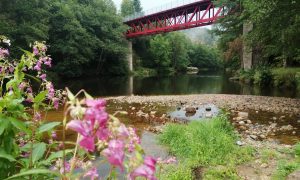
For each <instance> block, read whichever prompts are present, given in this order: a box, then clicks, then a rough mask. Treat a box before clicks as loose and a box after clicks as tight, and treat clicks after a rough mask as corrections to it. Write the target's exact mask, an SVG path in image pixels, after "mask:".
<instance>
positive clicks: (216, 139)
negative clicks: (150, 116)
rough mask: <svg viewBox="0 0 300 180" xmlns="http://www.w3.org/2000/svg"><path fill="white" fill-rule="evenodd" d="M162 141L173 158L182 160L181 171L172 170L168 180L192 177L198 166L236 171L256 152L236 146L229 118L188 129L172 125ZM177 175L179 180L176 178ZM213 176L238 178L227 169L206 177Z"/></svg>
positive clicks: (172, 168) (209, 121)
mask: <svg viewBox="0 0 300 180" xmlns="http://www.w3.org/2000/svg"><path fill="white" fill-rule="evenodd" d="M159 140H160V142H161V143H162V144H164V145H166V146H167V147H168V148H169V151H170V153H171V154H173V155H175V156H177V157H178V158H180V159H182V160H183V161H182V162H181V164H179V167H178V168H176V167H171V168H169V169H168V170H167V175H165V177H167V178H165V179H180V178H184V177H185V176H187V174H189V176H191V170H192V169H193V168H195V167H197V166H202V167H209V166H217V165H226V166H227V165H230V167H235V165H238V164H241V163H244V162H247V161H249V160H251V159H252V158H253V155H254V149H253V148H251V147H239V146H237V145H236V141H237V140H238V136H237V135H236V134H235V132H234V128H233V127H232V125H231V124H230V123H229V122H228V120H227V117H226V116H219V117H216V118H214V119H211V120H204V121H195V122H191V123H190V124H188V125H179V124H170V125H168V126H167V127H166V128H165V129H164V132H163V133H162V134H161V135H160V137H159ZM183 162H184V163H183ZM182 164H184V165H182ZM174 174H176V177H178V178H175V175H174ZM214 175H216V176H217V177H221V176H223V175H224V177H225V176H226V177H227V175H228V177H229V176H230V177H235V176H236V173H235V170H233V169H232V168H226V169H222V170H220V171H218V170H214V171H211V172H210V173H208V174H207V176H208V177H213V176H214ZM162 179H164V178H162Z"/></svg>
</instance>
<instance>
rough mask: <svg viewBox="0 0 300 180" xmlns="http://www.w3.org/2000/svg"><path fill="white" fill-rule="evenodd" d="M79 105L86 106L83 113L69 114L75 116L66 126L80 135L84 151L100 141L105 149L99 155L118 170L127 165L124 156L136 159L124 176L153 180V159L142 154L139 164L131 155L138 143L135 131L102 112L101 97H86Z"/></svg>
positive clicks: (154, 161)
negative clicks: (88, 98) (129, 171)
mask: <svg viewBox="0 0 300 180" xmlns="http://www.w3.org/2000/svg"><path fill="white" fill-rule="evenodd" d="M83 105H84V107H86V108H85V111H84V113H83V116H78V117H77V118H76V117H73V118H75V119H74V120H72V121H70V122H69V123H68V124H67V128H69V129H72V130H74V131H76V132H78V133H79V134H80V135H81V136H80V139H79V145H80V146H81V147H82V148H84V149H85V150H87V151H88V152H94V151H95V150H96V145H98V144H101V145H103V144H104V147H105V148H104V150H103V151H102V152H101V154H102V155H103V156H104V157H105V158H106V159H107V161H108V162H109V163H110V164H111V165H112V166H114V167H118V168H120V170H121V171H124V168H125V167H128V166H125V163H126V160H125V159H126V158H125V157H133V158H129V159H130V160H133V161H136V163H130V164H135V165H134V167H131V169H134V170H133V171H132V172H131V173H130V175H129V176H128V178H129V179H135V178H136V177H139V176H141V177H145V178H147V179H150V180H156V178H155V170H156V168H155V166H156V160H155V159H153V158H151V157H146V158H145V160H144V161H143V164H142V165H140V163H139V162H138V160H137V159H136V158H134V157H135V156H134V155H135V152H136V148H137V146H138V145H140V138H139V137H138V136H137V134H136V132H135V130H134V129H133V128H126V126H125V125H124V124H122V123H120V122H119V121H118V120H116V119H111V120H110V119H109V116H108V114H107V113H106V111H105V105H106V101H105V100H102V99H95V100H86V101H85V103H83ZM71 109H72V110H78V111H79V110H81V109H83V108H79V107H76V106H75V105H73V106H72V108H71ZM72 110H71V111H72ZM71 114H77V115H78V114H80V113H74V112H73V111H72V113H71ZM80 117H82V118H80ZM96 142H98V143H96ZM105 144H106V145H105ZM101 149H102V146H101ZM131 155H132V156H131ZM94 172H95V171H94V170H92V171H91V175H93V174H94ZM95 177H96V176H95Z"/></svg>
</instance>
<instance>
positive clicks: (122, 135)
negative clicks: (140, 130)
mask: <svg viewBox="0 0 300 180" xmlns="http://www.w3.org/2000/svg"><path fill="white" fill-rule="evenodd" d="M118 133H119V134H118V136H119V138H120V139H126V138H128V137H129V131H128V129H127V128H126V126H125V125H124V124H122V125H121V126H120V127H119V128H118Z"/></svg>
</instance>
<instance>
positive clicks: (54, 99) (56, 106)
mask: <svg viewBox="0 0 300 180" xmlns="http://www.w3.org/2000/svg"><path fill="white" fill-rule="evenodd" d="M52 101H53V107H54V108H55V109H58V108H59V99H58V98H53V99H52Z"/></svg>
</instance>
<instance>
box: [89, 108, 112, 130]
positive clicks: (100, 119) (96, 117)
mask: <svg viewBox="0 0 300 180" xmlns="http://www.w3.org/2000/svg"><path fill="white" fill-rule="evenodd" d="M84 119H85V120H89V121H91V123H92V125H94V124H95V123H97V124H98V125H99V126H100V127H104V126H106V124H107V120H108V114H107V113H106V112H105V111H104V108H102V109H95V108H92V107H91V108H88V109H87V110H86V112H85V115H84Z"/></svg>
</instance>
